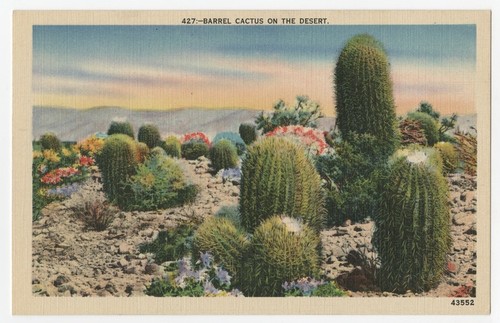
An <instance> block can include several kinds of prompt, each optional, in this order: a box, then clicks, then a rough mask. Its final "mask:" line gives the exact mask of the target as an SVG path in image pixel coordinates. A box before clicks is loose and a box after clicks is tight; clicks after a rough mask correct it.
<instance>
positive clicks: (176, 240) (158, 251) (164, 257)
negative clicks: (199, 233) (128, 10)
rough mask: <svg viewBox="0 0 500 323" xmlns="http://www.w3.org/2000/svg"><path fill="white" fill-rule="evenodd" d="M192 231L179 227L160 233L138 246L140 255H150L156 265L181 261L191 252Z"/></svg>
mask: <svg viewBox="0 0 500 323" xmlns="http://www.w3.org/2000/svg"><path fill="white" fill-rule="evenodd" d="M193 233H194V230H193V228H192V227H191V226H189V225H179V226H177V227H175V228H171V229H169V230H167V231H160V232H159V233H158V237H157V238H156V239H155V240H153V241H152V242H150V243H146V244H143V245H141V246H139V251H140V252H141V253H152V254H154V259H155V262H156V263H157V264H159V265H160V264H162V263H164V262H165V261H175V260H179V259H182V258H183V257H184V256H186V255H187V254H188V253H189V251H190V250H191V242H192V238H193Z"/></svg>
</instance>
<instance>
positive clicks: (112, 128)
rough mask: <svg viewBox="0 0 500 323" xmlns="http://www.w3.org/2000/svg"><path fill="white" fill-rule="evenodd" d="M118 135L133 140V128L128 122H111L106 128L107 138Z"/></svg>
mask: <svg viewBox="0 0 500 323" xmlns="http://www.w3.org/2000/svg"><path fill="white" fill-rule="evenodd" d="M120 133H121V134H124V135H127V136H129V137H130V138H132V139H134V128H132V125H131V124H130V122H127V121H124V122H121V121H112V122H111V124H110V125H109V128H108V136H111V135H114V134H120Z"/></svg>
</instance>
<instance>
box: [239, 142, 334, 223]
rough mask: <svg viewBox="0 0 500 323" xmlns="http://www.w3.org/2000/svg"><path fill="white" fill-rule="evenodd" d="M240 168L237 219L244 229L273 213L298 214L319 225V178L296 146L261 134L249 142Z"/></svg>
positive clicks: (321, 204)
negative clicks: (238, 211) (239, 216)
mask: <svg viewBox="0 0 500 323" xmlns="http://www.w3.org/2000/svg"><path fill="white" fill-rule="evenodd" d="M241 172H242V177H241V194H240V212H241V222H242V225H243V227H244V228H245V229H246V230H247V231H248V232H253V231H254V229H255V228H256V227H257V226H258V225H259V224H260V223H261V222H262V221H264V220H265V219H267V218H269V217H271V216H273V215H275V214H284V215H287V216H290V217H293V218H301V219H303V221H304V222H305V223H306V224H308V225H310V226H311V227H312V228H314V229H315V230H320V229H321V227H322V226H323V224H324V215H325V209H324V194H323V191H322V188H321V178H320V176H319V175H318V173H317V172H316V169H315V168H314V166H313V164H312V162H311V161H310V160H309V159H308V158H307V156H306V155H305V153H304V150H303V149H301V148H300V146H298V145H296V144H294V143H292V142H290V141H288V140H287V139H285V138H280V137H267V138H264V139H263V140H261V141H259V142H256V143H254V144H253V145H251V146H249V148H248V152H247V155H246V157H245V159H244V160H243V164H242V169H241Z"/></svg>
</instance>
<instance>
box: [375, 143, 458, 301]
mask: <svg viewBox="0 0 500 323" xmlns="http://www.w3.org/2000/svg"><path fill="white" fill-rule="evenodd" d="M439 159H440V157H439V154H438V153H437V152H436V151H435V150H434V149H432V148H422V149H416V148H415V147H414V148H413V149H404V150H400V151H398V152H397V153H396V154H395V155H394V156H393V157H392V158H391V160H390V162H389V168H388V171H387V174H386V175H385V176H384V177H382V180H381V181H380V183H381V187H380V193H381V197H380V202H379V207H378V212H377V214H376V216H375V219H374V220H375V232H374V235H373V238H372V243H373V245H374V247H375V248H376V250H377V252H378V255H379V257H380V261H381V264H380V270H379V272H378V275H377V276H378V280H379V284H380V287H381V288H382V289H383V290H387V291H393V292H398V293H404V292H406V291H407V290H412V291H414V292H422V291H427V290H429V289H431V288H434V287H435V286H436V285H437V284H438V283H439V281H440V279H441V277H442V275H443V273H444V270H445V267H446V255H447V252H448V251H449V249H450V246H451V236H450V224H449V221H450V218H449V209H448V196H447V195H448V187H447V183H446V180H445V179H444V177H443V175H442V173H441V172H442V168H441V165H440V164H439V162H437V161H438V160H439Z"/></svg>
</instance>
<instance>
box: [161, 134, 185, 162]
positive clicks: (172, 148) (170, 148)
mask: <svg viewBox="0 0 500 323" xmlns="http://www.w3.org/2000/svg"><path fill="white" fill-rule="evenodd" d="M163 149H164V150H165V152H166V153H167V155H169V156H170V157H174V158H180V157H181V141H180V140H179V138H177V137H176V136H168V137H167V138H166V139H165V142H164V143H163Z"/></svg>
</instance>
